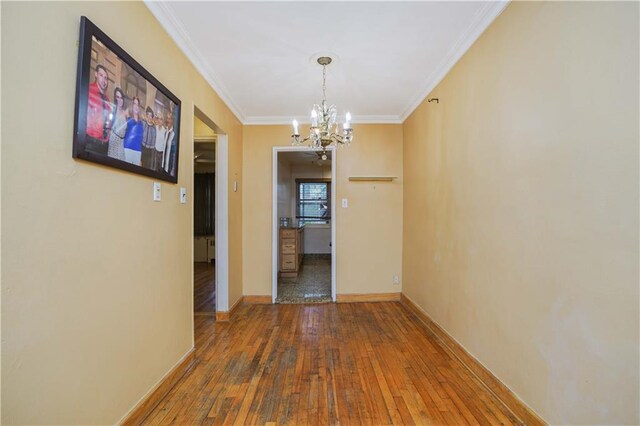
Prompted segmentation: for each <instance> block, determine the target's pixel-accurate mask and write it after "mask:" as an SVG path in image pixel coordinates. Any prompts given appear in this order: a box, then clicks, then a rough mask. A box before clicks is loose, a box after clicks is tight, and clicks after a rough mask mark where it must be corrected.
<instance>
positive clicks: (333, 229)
mask: <svg viewBox="0 0 640 426" xmlns="http://www.w3.org/2000/svg"><path fill="white" fill-rule="evenodd" d="M337 161H338V150H337V149H333V155H332V157H331V300H333V302H334V303H335V302H336V297H337V291H336V265H337V262H336V259H337V256H336V240H337V238H336V230H337V229H338V228H337V227H336V220H338V215H337V214H336V197H337V194H338V191H336V187H337V184H336V180H337V179H336V174H337V170H338V167H337V163H336V162H337Z"/></svg>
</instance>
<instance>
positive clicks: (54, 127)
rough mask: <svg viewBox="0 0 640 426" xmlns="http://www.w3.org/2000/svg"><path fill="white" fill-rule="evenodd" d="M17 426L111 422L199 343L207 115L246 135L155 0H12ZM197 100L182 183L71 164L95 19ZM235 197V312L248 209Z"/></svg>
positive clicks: (9, 383) (6, 58)
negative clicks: (184, 196)
mask: <svg viewBox="0 0 640 426" xmlns="http://www.w3.org/2000/svg"><path fill="white" fill-rule="evenodd" d="M1 7H2V124H3V126H2V150H3V154H4V155H3V157H2V264H3V266H4V268H3V269H2V316H3V318H2V386H3V388H4V389H3V390H4V392H3V393H2V407H3V412H2V415H3V417H2V423H4V424H13V423H30V424H44V423H47V424H112V423H115V422H116V421H118V419H120V418H121V417H122V416H123V415H124V414H125V413H126V412H127V411H128V410H129V409H130V408H132V406H133V405H134V404H135V403H136V402H137V401H138V400H139V399H140V398H141V397H142V396H143V395H145V393H146V392H147V391H148V390H149V389H150V388H151V387H152V386H153V385H154V384H155V383H156V382H158V381H159V380H160V379H161V377H163V375H164V374H165V373H167V372H168V371H169V370H170V369H171V368H172V367H173V366H174V365H175V364H176V362H178V360H180V358H181V357H182V356H183V355H185V354H186V353H187V352H188V351H189V350H190V348H191V347H192V346H193V331H192V330H193V324H192V304H193V301H192V297H193V296H192V286H193V284H192V263H191V256H192V228H193V225H192V201H191V196H190V195H189V198H188V204H187V205H181V204H179V202H178V195H179V188H180V186H185V187H187V190H188V194H192V193H193V191H192V175H193V158H192V155H193V146H192V140H193V139H192V136H193V110H194V105H195V106H197V107H198V108H199V109H200V110H202V111H203V112H204V113H205V114H206V115H207V116H208V117H209V118H211V119H212V120H213V121H214V122H215V123H216V124H217V125H219V126H220V127H221V128H222V129H223V130H224V131H225V132H226V133H227V134H228V135H229V145H230V149H229V175H230V182H232V180H233V179H234V178H237V179H239V180H240V179H241V177H242V170H241V161H242V145H241V142H242V126H241V124H240V123H239V122H238V121H237V120H236V118H235V117H234V116H233V115H232V113H231V112H230V111H229V110H228V109H227V107H226V106H225V105H224V104H223V103H222V101H221V100H220V99H219V98H218V97H217V96H216V94H215V93H214V92H213V91H212V90H211V88H210V86H209V85H208V84H207V83H206V82H205V81H204V80H203V79H202V77H200V76H199V75H198V73H197V72H196V71H195V69H194V68H193V67H192V66H191V64H190V63H189V61H188V60H187V59H186V58H185V57H184V56H183V54H182V53H181V52H180V51H179V50H178V48H177V47H176V46H175V45H174V44H173V42H172V41H171V39H170V38H169V36H168V35H167V34H166V33H165V32H164V31H163V30H162V29H161V27H160V25H159V24H158V23H157V21H156V20H155V19H154V18H153V16H152V15H151V13H150V12H149V11H148V10H147V8H146V7H145V6H144V4H143V3H141V2H109V3H100V2H94V3H7V2H2V5H1ZM81 15H86V16H87V17H89V19H91V20H92V21H93V22H94V23H95V24H96V25H98V27H100V28H101V29H102V30H103V31H105V32H106V33H107V34H108V35H109V36H111V37H112V38H113V39H114V40H115V41H116V42H117V43H119V44H120V45H121V46H122V47H123V48H124V49H125V50H126V51H127V52H128V53H129V54H131V55H132V56H133V57H134V58H136V60H138V61H139V62H140V63H141V64H142V65H143V66H144V67H145V68H147V69H148V70H149V71H150V72H151V73H153V75H154V76H155V77H156V78H158V80H159V81H161V82H162V83H163V84H164V85H165V86H167V87H168V88H169V89H170V90H171V91H172V92H173V93H174V94H175V95H176V96H178V98H180V99H181V101H182V120H181V129H180V130H181V131H180V142H181V155H180V165H179V177H178V184H177V185H173V184H169V183H165V182H163V183H162V202H160V203H154V202H153V201H152V200H151V189H152V181H153V180H152V179H150V178H147V177H144V176H140V175H135V174H131V173H125V172H122V171H118V170H116V169H112V168H107V167H103V166H99V165H95V164H92V163H88V162H84V161H78V160H74V159H72V158H71V145H72V133H73V108H74V93H75V84H76V62H77V52H78V48H77V45H76V43H77V40H78V33H79V23H80V16H81ZM240 188H241V189H240V192H237V193H234V192H233V191H231V190H230V200H229V203H230V205H229V222H230V238H229V239H230V242H231V243H230V244H231V247H230V281H231V283H230V287H231V288H230V290H229V293H230V299H231V300H230V303H233V302H234V301H235V300H237V298H238V297H240V295H241V293H242V284H241V283H242V271H241V258H240V256H241V254H242V237H241V233H242V219H241V215H242V199H241V191H242V186H240Z"/></svg>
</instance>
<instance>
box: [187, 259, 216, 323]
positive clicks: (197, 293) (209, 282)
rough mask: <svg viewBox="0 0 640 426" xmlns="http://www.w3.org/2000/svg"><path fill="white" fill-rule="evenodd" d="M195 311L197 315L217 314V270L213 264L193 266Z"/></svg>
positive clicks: (206, 263) (200, 263)
mask: <svg viewBox="0 0 640 426" xmlns="http://www.w3.org/2000/svg"><path fill="white" fill-rule="evenodd" d="M193 310H194V312H195V313H207V314H215V312H216V269H215V267H214V265H213V263H209V262H194V264H193Z"/></svg>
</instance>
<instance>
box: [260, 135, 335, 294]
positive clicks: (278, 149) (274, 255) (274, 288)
mask: <svg viewBox="0 0 640 426" xmlns="http://www.w3.org/2000/svg"><path fill="white" fill-rule="evenodd" d="M327 151H331V300H332V301H333V302H335V301H336V229H337V228H336V219H337V218H336V170H337V167H336V162H337V152H338V150H337V149H335V147H333V146H332V147H328V148H327ZM282 152H315V150H313V149H312V148H310V147H306V146H274V147H273V164H272V181H271V182H272V189H271V231H272V232H271V303H276V298H277V297H278V270H279V268H278V237H279V236H278V230H279V229H280V224H279V222H278V154H280V153H282Z"/></svg>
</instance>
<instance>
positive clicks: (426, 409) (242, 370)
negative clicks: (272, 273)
mask: <svg viewBox="0 0 640 426" xmlns="http://www.w3.org/2000/svg"><path fill="white" fill-rule="evenodd" d="M195 324H196V359H197V360H198V363H197V364H196V366H195V367H194V368H193V369H192V370H191V372H189V373H187V375H185V376H184V377H183V378H182V379H181V380H180V381H179V382H178V384H177V385H176V386H175V387H174V388H173V389H172V390H171V391H170V392H169V393H168V394H167V396H166V397H165V398H164V399H163V400H161V401H160V403H159V404H158V405H157V406H156V407H155V409H154V411H152V412H151V414H150V415H149V416H148V417H147V419H146V420H145V421H144V422H143V424H148V425H158V424H223V423H224V424H231V423H234V424H252V425H255V424H267V423H270V422H274V423H273V424H276V423H277V424H292V425H293V424H321V425H324V424H338V423H340V424H371V425H380V424H427V423H431V424H434V423H435V424H477V423H480V424H517V423H518V419H517V418H515V417H514V416H513V415H512V414H511V413H510V412H509V411H508V410H507V409H506V408H505V407H504V406H503V405H502V404H501V403H500V402H499V401H498V400H497V399H496V398H495V397H494V396H493V395H492V394H491V393H490V392H489V391H487V389H486V388H484V387H483V385H481V384H480V383H479V382H478V380H477V379H476V378H475V376H473V375H472V374H471V373H470V372H469V371H468V370H467V369H466V368H465V367H464V366H463V365H462V364H461V363H460V362H459V361H458V360H457V359H455V358H453V357H452V356H451V355H450V354H449V352H447V351H446V350H445V349H443V348H442V347H441V346H440V344H439V343H438V342H437V341H436V339H435V338H434V337H433V336H431V335H429V333H428V332H427V331H426V330H425V328H423V326H422V325H421V323H420V322H419V321H418V320H417V319H415V318H414V317H413V316H412V315H411V314H409V313H408V312H407V311H406V310H405V309H404V308H403V306H402V305H400V304H399V303H393V302H385V303H354V304H318V305H243V306H241V307H240V308H239V310H238V312H237V313H236V315H234V317H233V319H232V321H231V322H229V323H222V322H217V323H216V322H215V321H214V319H213V318H210V317H205V316H197V317H196V318H195Z"/></svg>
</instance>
